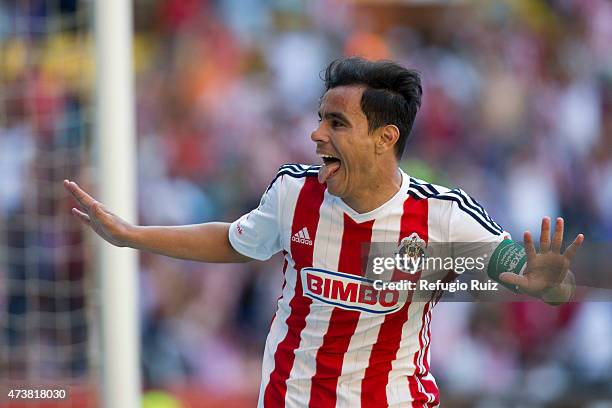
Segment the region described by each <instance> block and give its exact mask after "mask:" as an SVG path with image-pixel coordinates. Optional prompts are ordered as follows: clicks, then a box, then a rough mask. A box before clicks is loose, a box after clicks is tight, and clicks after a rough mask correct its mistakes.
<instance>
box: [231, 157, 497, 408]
mask: <svg viewBox="0 0 612 408" xmlns="http://www.w3.org/2000/svg"><path fill="white" fill-rule="evenodd" d="M318 171H319V166H306V165H297V164H294V165H285V166H282V167H281V168H280V170H279V172H278V174H277V176H276V178H275V179H274V180H273V181H272V183H271V184H270V186H269V187H268V189H267V190H266V192H265V194H264V195H263V197H262V199H261V202H260V205H259V207H258V208H256V209H255V210H253V211H251V212H250V213H249V214H246V215H244V216H243V217H241V218H240V219H238V220H237V221H235V222H234V223H233V224H232V226H231V227H230V232H229V239H230V242H231V244H232V246H233V247H234V248H235V249H236V250H237V251H238V252H240V253H242V254H244V255H246V256H248V257H251V258H254V259H259V260H265V259H268V258H270V257H271V256H272V255H274V254H275V253H277V252H281V251H282V252H283V253H284V255H285V261H284V268H283V273H284V283H283V289H282V295H281V297H280V298H279V300H278V309H277V311H276V314H275V316H274V319H273V321H272V324H271V327H270V333H269V334H268V338H267V341H266V345H265V350H264V357H263V366H262V380H261V388H260V395H259V406H260V407H264V406H265V407H285V406H286V407H306V406H309V407H315V408H324V407H351V408H352V407H360V406H361V407H392V406H393V407H395V406H397V407H399V406H402V407H405V406H419V407H421V406H423V407H425V406H436V405H438V387H437V385H436V381H435V379H434V378H433V376H432V375H431V374H430V372H429V361H430V359H429V344H430V322H431V313H432V309H433V307H434V306H435V303H436V302H437V300H438V295H439V293H432V294H431V296H430V297H429V298H428V299H429V300H428V301H419V302H411V301H410V300H411V299H407V300H405V301H404V302H399V303H398V302H397V299H396V298H394V297H393V296H392V295H391V296H384V295H383V294H382V293H374V292H373V291H372V289H371V287H370V286H369V285H367V284H366V282H365V281H366V279H364V278H363V276H364V275H365V274H364V273H363V271H362V268H363V262H362V256H361V254H362V251H363V248H367V245H368V244H369V243H371V242H372V243H374V242H393V243H400V242H401V241H402V239H403V238H406V237H410V236H413V235H414V234H416V235H417V236H418V238H419V239H421V240H423V241H425V242H430V243H431V242H498V241H501V240H502V239H504V238H507V237H508V234H506V233H505V232H504V231H503V230H502V228H501V227H500V226H499V225H497V224H496V223H495V222H494V221H492V220H491V218H490V217H489V216H488V215H487V213H486V212H485V211H484V210H483V209H482V207H481V206H480V205H479V204H478V203H477V202H476V201H474V200H473V199H472V198H471V197H469V196H468V195H467V194H465V193H464V192H463V191H462V190H458V189H453V190H450V189H447V188H444V187H440V186H436V185H432V184H428V183H425V182H423V181H421V180H417V179H414V178H411V177H409V176H408V175H406V174H405V173H403V172H402V185H401V188H400V190H399V191H398V192H397V194H395V195H394V196H393V197H392V198H391V199H390V200H389V201H387V202H386V203H384V204H383V205H381V206H380V207H378V208H377V209H375V210H373V211H370V212H368V213H364V214H360V213H357V212H355V211H354V210H353V209H352V208H350V207H349V206H348V205H346V204H345V203H344V202H343V201H342V199H340V198H338V197H335V196H333V195H331V194H329V193H328V192H327V190H326V185H325V184H320V183H319V182H318V180H317V173H318ZM364 244H365V246H364ZM366 256H367V254H366ZM349 285H352V286H349Z"/></svg>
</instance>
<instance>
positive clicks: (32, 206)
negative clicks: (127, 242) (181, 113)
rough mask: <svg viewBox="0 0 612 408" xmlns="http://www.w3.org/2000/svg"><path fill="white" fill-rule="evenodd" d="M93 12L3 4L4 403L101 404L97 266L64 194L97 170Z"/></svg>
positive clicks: (36, 1)
mask: <svg viewBox="0 0 612 408" xmlns="http://www.w3.org/2000/svg"><path fill="white" fill-rule="evenodd" d="M92 8H93V4H92V2H90V1H83V0H14V1H2V2H0V175H1V177H2V178H1V179H0V385H2V389H1V391H2V393H3V395H0V406H5V405H3V404H10V405H8V406H15V407H17V406H28V407H35V406H38V405H39V404H40V406H45V407H47V406H50V405H48V402H42V401H40V402H34V401H32V400H29V401H27V405H24V404H26V403H25V402H23V401H22V402H19V401H9V400H7V395H6V393H7V392H8V390H9V388H15V387H17V386H20V385H21V386H23V387H24V388H25V387H27V388H44V387H46V386H49V387H52V388H58V387H68V388H69V391H68V392H69V398H67V399H66V400H64V401H63V402H59V401H58V402H54V404H55V405H52V406H62V407H87V406H95V405H96V400H95V395H94V394H95V392H94V387H93V386H92V384H95V383H96V382H97V381H96V380H95V379H94V378H93V377H94V376H95V374H94V373H95V372H96V370H95V362H96V361H97V358H96V356H95V353H94V352H93V350H95V349H96V347H93V339H94V337H95V336H94V329H95V328H94V326H93V324H92V322H93V321H94V319H92V318H91V317H92V315H93V313H92V310H94V305H92V300H93V299H94V297H93V296H91V294H92V292H94V290H95V287H94V286H93V285H92V283H93V282H94V279H93V274H92V270H91V269H92V265H90V262H89V261H88V260H89V259H91V257H90V256H88V254H87V251H88V250H87V248H89V246H87V245H85V239H86V238H85V235H84V231H83V229H82V227H81V225H80V224H79V223H78V222H75V220H74V219H72V218H71V217H72V216H71V214H70V208H71V206H72V205H73V203H72V202H71V200H70V199H69V198H68V197H67V194H66V193H65V191H64V190H63V187H62V180H63V179H64V178H74V179H77V178H78V179H80V180H87V174H88V173H89V156H88V152H89V151H90V149H89V145H90V139H91V112H92V109H91V104H92V103H91V100H92V94H93V80H92V78H93V69H92V68H93V57H92V52H91V42H92V35H91V34H92V23H91V22H92V18H91V14H92ZM19 404H22V405H19ZM45 404H47V405H45Z"/></svg>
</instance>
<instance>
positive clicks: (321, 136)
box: [310, 125, 328, 143]
mask: <svg viewBox="0 0 612 408" xmlns="http://www.w3.org/2000/svg"><path fill="white" fill-rule="evenodd" d="M310 139H311V140H312V141H313V142H315V143H321V142H326V141H327V140H328V138H327V136H326V135H325V131H324V129H322V127H321V125H319V126H317V127H316V128H315V129H314V130H313V131H312V133H311V134H310Z"/></svg>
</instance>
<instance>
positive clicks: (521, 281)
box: [499, 272, 527, 287]
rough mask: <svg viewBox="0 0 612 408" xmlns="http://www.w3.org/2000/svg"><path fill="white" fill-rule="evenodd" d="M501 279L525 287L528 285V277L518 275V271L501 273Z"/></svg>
mask: <svg viewBox="0 0 612 408" xmlns="http://www.w3.org/2000/svg"><path fill="white" fill-rule="evenodd" d="M499 279H500V280H501V281H502V282H504V283H507V284H509V285H516V286H520V287H524V286H525V285H527V278H526V277H524V276H521V275H517V274H516V273H512V272H504V273H501V274H500V275H499Z"/></svg>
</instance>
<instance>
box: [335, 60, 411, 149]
mask: <svg viewBox="0 0 612 408" xmlns="http://www.w3.org/2000/svg"><path fill="white" fill-rule="evenodd" d="M323 80H324V81H325V91H328V90H330V89H332V88H335V87H338V86H343V85H365V87H366V89H365V90H364V91H363V95H362V96H361V110H362V111H363V113H364V114H365V116H366V118H367V119H368V131H369V132H373V131H374V130H376V129H378V128H380V127H381V126H386V125H395V126H397V127H398V129H399V131H400V137H399V139H398V141H397V143H396V144H395V155H396V157H397V159H398V160H399V159H401V157H402V154H403V152H404V147H405V146H406V141H407V140H408V136H409V135H410V131H411V130H412V125H413V124H414V118H415V117H416V114H417V111H418V110H419V107H420V106H421V95H422V94H423V88H422V87H421V77H420V75H419V73H418V72H416V71H413V70H410V69H407V68H404V67H402V66H401V65H399V64H397V63H395V62H392V61H367V60H365V59H363V58H359V57H350V58H341V59H337V60H335V61H332V62H331V63H330V64H329V65H328V66H327V68H326V69H325V76H324V77H323Z"/></svg>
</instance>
